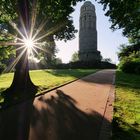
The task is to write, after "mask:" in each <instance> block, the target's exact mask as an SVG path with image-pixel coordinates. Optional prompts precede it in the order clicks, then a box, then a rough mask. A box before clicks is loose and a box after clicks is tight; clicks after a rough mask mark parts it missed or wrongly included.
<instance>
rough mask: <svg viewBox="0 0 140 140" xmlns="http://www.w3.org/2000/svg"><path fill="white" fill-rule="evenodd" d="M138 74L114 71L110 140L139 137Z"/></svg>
mask: <svg viewBox="0 0 140 140" xmlns="http://www.w3.org/2000/svg"><path fill="white" fill-rule="evenodd" d="M139 83H140V76H138V75H135V74H126V73H123V72H121V71H117V72H116V100H115V104H114V116H113V138H112V140H139V138H140V104H139V103H140V84H139Z"/></svg>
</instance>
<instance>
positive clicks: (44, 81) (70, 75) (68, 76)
mask: <svg viewBox="0 0 140 140" xmlns="http://www.w3.org/2000/svg"><path fill="white" fill-rule="evenodd" d="M95 71H97V70H94V69H86V70H84V69H66V70H33V71H30V76H31V79H32V81H33V83H34V84H35V85H37V86H40V87H42V88H47V89H51V88H53V87H56V86H60V85H62V84H64V83H67V82H69V81H72V80H75V79H77V78H80V77H83V76H85V75H88V74H90V73H94V72H95ZM12 79H13V73H7V74H2V75H1V76H0V89H1V90H2V89H5V88H8V87H9V86H10V85H11V83H12Z"/></svg>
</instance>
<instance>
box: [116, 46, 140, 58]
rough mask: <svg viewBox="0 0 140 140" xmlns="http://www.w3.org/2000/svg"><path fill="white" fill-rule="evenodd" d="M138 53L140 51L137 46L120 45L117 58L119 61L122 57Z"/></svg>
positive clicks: (139, 47)
mask: <svg viewBox="0 0 140 140" xmlns="http://www.w3.org/2000/svg"><path fill="white" fill-rule="evenodd" d="M138 51H140V46H139V44H135V45H125V44H122V45H120V47H119V52H118V57H119V59H120V60H121V59H123V58H124V57H128V56H129V55H131V54H137V53H138Z"/></svg>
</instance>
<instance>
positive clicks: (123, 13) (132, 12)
mask: <svg viewBox="0 0 140 140" xmlns="http://www.w3.org/2000/svg"><path fill="white" fill-rule="evenodd" d="M97 1H98V2H99V3H101V4H103V6H104V10H106V13H105V15H106V16H109V17H110V21H111V22H112V26H111V28H112V29H113V30H115V29H120V28H122V29H123V34H124V35H126V36H130V37H133V38H140V1H139V0H133V1H132V0H97Z"/></svg>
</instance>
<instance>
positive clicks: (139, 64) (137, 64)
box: [119, 51, 140, 74]
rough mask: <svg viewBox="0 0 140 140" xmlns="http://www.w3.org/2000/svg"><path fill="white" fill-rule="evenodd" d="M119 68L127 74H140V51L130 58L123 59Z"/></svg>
mask: <svg viewBox="0 0 140 140" xmlns="http://www.w3.org/2000/svg"><path fill="white" fill-rule="evenodd" d="M119 68H120V69H121V70H122V71H124V72H126V73H135V74H140V51H139V52H137V53H132V54H131V55H129V56H128V57H123V58H122V59H121V61H120V64H119Z"/></svg>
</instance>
